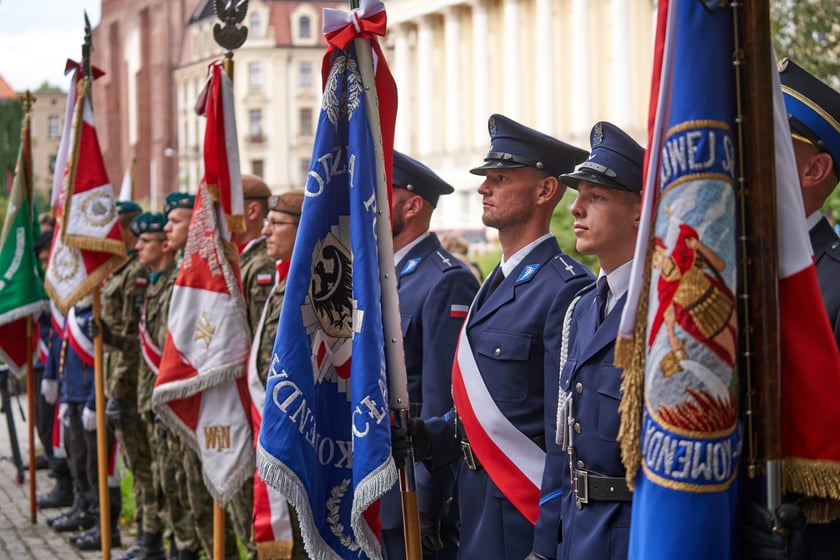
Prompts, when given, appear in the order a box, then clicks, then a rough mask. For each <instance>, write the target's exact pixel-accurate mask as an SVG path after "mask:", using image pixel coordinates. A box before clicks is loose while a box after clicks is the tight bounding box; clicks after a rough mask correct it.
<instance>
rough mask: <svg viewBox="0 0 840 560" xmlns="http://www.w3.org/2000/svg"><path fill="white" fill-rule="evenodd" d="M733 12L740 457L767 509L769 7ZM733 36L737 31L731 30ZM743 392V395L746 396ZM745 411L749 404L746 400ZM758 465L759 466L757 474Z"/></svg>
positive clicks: (772, 227)
mask: <svg viewBox="0 0 840 560" xmlns="http://www.w3.org/2000/svg"><path fill="white" fill-rule="evenodd" d="M740 11H741V16H740V17H739V15H738V14H739V10H736V11H735V14H736V26H737V28H738V31H739V32H740V38H741V41H742V44H741V45H738V43H736V47H739V49H738V52H739V54H740V55H741V56H740V58H739V59H738V61H737V62H736V64H737V66H738V67H739V68H740V72H739V74H740V76H739V79H738V86H739V87H738V90H739V91H738V114H739V115H741V116H742V117H743V118H742V119H741V125H740V127H739V128H740V131H739V133H740V134H739V136H740V137H741V141H740V142H739V144H740V150H741V153H740V154H739V155H740V158H739V159H740V161H741V162H742V163H741V166H742V169H741V171H742V173H741V177H742V179H743V182H742V184H741V189H740V192H739V199H740V202H741V216H740V220H741V223H742V226H741V228H742V250H743V253H742V260H743V277H744V286H748V288H747V293H746V302H745V320H744V327H743V328H744V331H745V332H746V336H745V337H744V338H745V342H746V349H745V350H746V351H745V353H744V354H745V356H746V358H745V359H746V362H747V364H746V371H747V376H748V380H747V383H748V388H749V389H751V391H749V393H752V392H754V394H755V404H756V405H757V410H756V414H755V415H753V414H748V415H747V417H748V418H750V419H751V420H752V417H753V416H756V417H757V418H755V422H756V423H757V426H753V430H750V431H757V433H758V438H757V440H755V439H754V438H753V437H752V434H751V435H750V442H749V443H750V446H749V449H748V458H752V459H755V458H759V457H760V458H761V460H762V462H758V461H750V464H749V465H748V474H749V475H750V476H751V477H753V478H754V477H756V476H758V475H764V477H765V478H764V481H765V488H764V490H765V493H766V496H765V497H766V505H767V508H768V510H769V511H771V512H774V513H775V511H776V508H778V507H779V505H781V492H782V490H781V487H782V473H781V460H782V455H783V452H782V437H781V434H782V430H781V414H780V410H781V381H780V361H781V359H780V354H779V346H780V345H779V294H778V287H779V286H778V278H779V271H778V262H777V258H778V239H777V235H778V233H777V232H778V229H777V208H776V168H775V165H774V160H775V157H774V156H775V145H774V130H773V96H772V95H771V92H772V83H773V82H772V71H773V65H772V60H771V53H772V49H771V40H770V6H769V3H768V1H767V0H756V1H753V2H744V3H743V4H742V6H741V9H740ZM736 40H737V35H736ZM750 396H751V395H750V394H748V398H749V397H750ZM749 408H750V409H752V406H749ZM762 471H763V472H762Z"/></svg>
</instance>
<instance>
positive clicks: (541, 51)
mask: <svg viewBox="0 0 840 560" xmlns="http://www.w3.org/2000/svg"><path fill="white" fill-rule="evenodd" d="M551 5H552V0H536V19H537V21H536V33H537V37H536V44H535V47H536V57H535V61H536V68H535V75H537V76H540V75H547V76H553V75H554V45H553V44H552V38H553V37H554V18H553V17H552V9H551ZM535 89H536V91H535V93H536V96H537V97H536V103H537V119H536V125H537V128H540V129H542V130H545V131H548V132H553V131H554V126H555V124H556V123H555V120H556V111H555V109H554V106H555V103H556V101H555V99H556V97H555V95H556V94H555V92H554V90H553V89H552V88H548V87H537V88H535Z"/></svg>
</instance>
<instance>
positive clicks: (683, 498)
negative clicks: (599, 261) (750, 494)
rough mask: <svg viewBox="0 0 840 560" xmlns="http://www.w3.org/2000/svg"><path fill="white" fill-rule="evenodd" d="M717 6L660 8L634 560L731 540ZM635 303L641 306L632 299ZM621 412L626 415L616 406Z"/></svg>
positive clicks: (642, 259)
mask: <svg viewBox="0 0 840 560" xmlns="http://www.w3.org/2000/svg"><path fill="white" fill-rule="evenodd" d="M722 4H724V3H723V2H715V1H700V0H670V2H660V4H659V18H660V19H659V25H658V26H657V27H658V33H657V41H656V47H657V48H656V50H657V58H656V60H655V62H654V79H653V94H652V95H653V98H652V103H651V121H652V128H651V131H650V149H649V151H648V165H647V177H646V182H645V195H644V210H643V217H642V220H643V222H644V224H643V227H641V228H640V234H639V243H638V244H637V249H636V251H637V254H636V258H635V259H634V271H633V282H632V285H631V289H630V296H629V299H628V309H626V310H625V314H624V316H623V317H622V326H621V328H620V332H619V334H620V335H621V336H626V337H632V335H633V332H634V329H635V323H636V321H644V322H646V329H645V335H644V336H643V337H642V336H637V338H636V340H635V344H637V345H642V344H643V350H642V352H643V354H644V362H645V364H644V394H643V396H642V397H641V398H642V399H643V411H642V415H641V425H640V426H639V427H638V432H636V433H637V434H638V437H637V438H632V437H630V439H627V440H625V439H624V438H627V437H628V435H630V436H632V434H633V433H634V430H633V429H628V427H627V426H626V425H625V421H626V420H628V419H626V418H622V435H621V437H622V440H623V441H622V451H623V452H624V457H623V458H624V461H625V464H626V465H627V466H628V472H629V473H635V491H634V494H633V522H632V524H631V529H630V553H629V557H630V558H636V559H649V558H681V559H692V558H696V559H698V560H699V559H708V558H714V559H716V560H721V559H725V558H730V557H731V556H732V555H733V554H734V550H735V543H734V534H735V530H734V525H735V513H736V507H737V478H736V475H737V471H738V460H739V457H740V453H741V434H740V425H739V423H738V384H737V376H736V375H735V356H736V349H737V338H738V337H737V313H736V308H735V295H734V294H735V286H736V279H737V261H736V243H735V240H736V229H735V228H736V225H735V208H736V206H735V204H736V200H735V190H734V182H735V172H736V162H735V158H736V150H735V142H734V140H733V137H734V129H733V122H734V100H735V86H734V83H735V81H734V80H735V76H734V68H733V66H732V57H733V50H734V48H733V44H734V37H733V14H732V9H731V8H730V7H728V6H727V7H724V6H722ZM646 264H649V265H650V267H651V268H650V269H649V270H644V268H645V266H646ZM645 278H647V279H648V280H649V282H648V283H647V284H646V283H645V280H644V279H645ZM640 285H641V286H649V288H640V287H639V286H640ZM634 290H635V293H634ZM634 296H635V297H634ZM634 300H635V301H634ZM639 300H642V301H643V302H644V303H645V304H646V305H631V302H633V303H636V304H638V301H639ZM619 360H622V361H623V360H624V359H623V357H622V356H621V355H619ZM625 373H626V377H625V383H626V379H628V376H627V372H625ZM629 375H632V374H629ZM625 388H627V385H625ZM628 392H629V391H628ZM622 412H623V414H627V415H628V416H632V415H630V414H629V413H628V407H627V406H626V405H625V403H622ZM634 454H635V461H637V462H636V463H635V466H637V467H638V469H636V468H634V463H633V460H634V459H633V455H634ZM628 459H629V460H628Z"/></svg>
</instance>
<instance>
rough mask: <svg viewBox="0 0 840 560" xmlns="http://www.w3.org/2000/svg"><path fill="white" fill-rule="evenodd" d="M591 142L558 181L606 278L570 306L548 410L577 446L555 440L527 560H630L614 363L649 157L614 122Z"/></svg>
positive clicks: (586, 248)
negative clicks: (568, 191)
mask: <svg viewBox="0 0 840 560" xmlns="http://www.w3.org/2000/svg"><path fill="white" fill-rule="evenodd" d="M590 142H591V145H592V153H591V154H590V156H589V159H587V160H586V161H585V162H584V163H582V164H581V165H580V167H579V168H578V170H577V171H575V172H574V173H568V174H565V175H561V176H560V181H561V182H563V183H564V184H565V185H566V186H568V187H569V188H572V189H574V190H576V191H578V196H577V199H575V201H574V202H573V203H572V205H571V207H570V208H569V211H570V212H571V213H572V216H574V218H575V222H574V231H575V238H576V248H577V250H578V251H579V252H580V253H581V254H584V255H594V256H596V257H598V264H599V265H600V267H601V272H600V275H599V277H598V281H597V283H592V284H590V285H589V286H588V287H587V288H586V289H585V290H583V291H582V292H581V293H580V294H579V296H578V298H577V299H576V300H575V301H574V302H572V304H571V306H570V307H569V310H568V311H567V316H566V319H565V321H564V332H563V337H562V340H563V347H562V350H561V348H554V351H555V352H556V353H558V354H560V355H562V356H565V359H564V360H562V362H561V363H560V370H559V391H555V392H554V393H553V394H551V395H547V399H548V402H549V403H550V405H547V406H549V407H550V408H551V409H553V410H554V411H555V412H556V418H557V422H558V425H559V426H560V429H562V430H564V431H569V430H570V431H572V432H573V433H568V434H565V435H564V434H560V435H559V436H558V439H559V440H561V441H569V438H574V445H573V446H572V445H571V444H569V445H568V446H567V448H566V449H563V448H561V446H560V445H557V444H556V443H555V441H549V442H548V448H547V454H546V463H545V471H544V473H545V474H544V477H543V483H542V499H541V500H540V519H539V520H538V522H537V535H536V538H535V539H534V551H533V552H532V553H531V555H530V556H529V557H528V560H537V559H547V558H552V559H553V558H563V559H574V558H624V557H626V556H627V548H628V545H629V538H630V512H631V501H630V500H631V496H632V494H631V493H630V490H629V489H628V488H627V483H626V482H625V480H624V475H625V472H624V465H623V464H622V462H621V454H620V451H619V444H618V425H619V421H620V416H619V413H618V405H619V402H620V398H621V397H620V395H621V370H620V369H618V368H616V367H615V366H614V365H613V361H614V355H615V339H616V336H617V335H618V323H619V320H620V318H621V312H622V309H623V308H624V303H625V300H626V293H627V289H628V286H629V283H630V271H631V267H632V259H633V252H634V249H635V245H636V235H637V233H638V229H639V222H640V220H641V196H640V194H641V191H642V164H643V162H644V153H645V152H644V148H642V147H641V146H640V145H639V144H637V143H636V141H635V140H633V139H632V138H630V136H628V135H627V134H626V133H625V132H624V131H622V130H621V129H619V128H618V127H617V126H615V125H613V124H610V123H608V122H599V123H596V124H595V126H594V127H593V128H592V132H591V134H590ZM555 375H556V374H555ZM560 394H562V395H564V396H563V397H562V398H561V400H562V402H563V404H562V405H560V406H559V409H558V395H560ZM569 465H574V470H573V471H572V472H570V470H569V469H570V467H569ZM573 481H574V482H573Z"/></svg>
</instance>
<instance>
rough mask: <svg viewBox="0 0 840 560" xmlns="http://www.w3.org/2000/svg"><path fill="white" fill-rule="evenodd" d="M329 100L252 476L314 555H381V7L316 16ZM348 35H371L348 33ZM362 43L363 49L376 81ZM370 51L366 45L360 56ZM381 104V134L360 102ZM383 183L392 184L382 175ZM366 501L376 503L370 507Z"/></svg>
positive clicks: (386, 117)
mask: <svg viewBox="0 0 840 560" xmlns="http://www.w3.org/2000/svg"><path fill="white" fill-rule="evenodd" d="M325 30H326V31H327V38H328V41H330V44H331V47H330V49H329V50H328V51H327V54H326V57H325V59H324V66H323V68H324V70H325V74H324V82H325V86H324V96H323V104H322V108H321V115H320V118H319V122H318V132H317V134H316V139H315V146H314V149H313V155H312V162H311V164H310V171H309V174H308V177H307V182H306V199H305V201H304V204H303V214H302V216H301V221H300V226H299V229H298V235H297V240H296V242H295V250H294V252H293V255H292V262H291V269H290V272H289V275H288V279H287V284H286V293H285V298H284V302H283V310H282V312H281V315H280V325H279V330H278V333H282V335H278V337H277V339H276V341H275V346H274V353H273V356H272V360H271V365H270V368H269V371H268V381H267V387H266V400H265V407H264V410H263V424H262V427H261V429H260V434H259V443H258V447H257V464H258V467H259V474H260V476H261V477H262V478H263V480H265V482H266V483H267V484H269V485H271V486H272V487H274V488H277V489H278V490H280V492H282V493H283V494H284V495H285V496H286V497H287V498H288V500H289V502H290V503H291V504H292V506H293V507H294V508H295V510H296V511H297V513H298V517H299V520H300V526H301V532H302V534H303V538H304V541H305V543H306V550H307V552H308V554H309V556H310V557H312V558H318V559H326V558H348V559H349V558H354V559H355V558H381V556H382V552H381V549H380V545H379V541H378V531H379V522H378V509H379V508H378V504H377V500H378V499H379V498H380V497H381V496H382V495H383V494H384V493H385V492H386V491H387V490H388V489H389V488H390V487H391V486H392V485H393V484H394V483H395V481H396V476H397V473H396V469H395V467H394V463H393V460H392V459H391V450H390V428H389V411H388V382H387V378H386V372H385V354H384V335H383V326H382V310H381V303H380V285H379V265H378V258H377V257H378V249H377V244H376V237H375V234H374V231H375V227H376V219H377V203H376V200H377V199H376V184H377V179H378V176H377V173H376V168H377V162H376V160H375V156H374V154H375V144H376V143H379V142H381V145H382V149H383V152H384V154H385V162H386V169H388V170H389V172H390V163H389V162H390V157H391V155H392V153H393V152H392V147H393V122H394V116H395V107H396V88H395V85H394V82H393V79H392V78H391V76H390V72H389V71H388V68H387V65H386V63H385V59H384V57H383V56H382V52H381V51H380V49H379V46H378V43H377V41H376V39H375V35H382V34H384V31H385V14H384V6H383V5H382V4H381V3H378V2H376V3H373V2H370V3H366V2H362V6H361V8H360V9H359V10H354V11H353V13H352V14H346V13H343V12H341V13H338V14H337V13H336V11H332V12H327V11H325ZM354 37H363V38H365V39H370V43H369V44H370V46H368V41H355V42H354V41H353V38H354ZM359 44H361V45H364V46H363V47H359V48H365V49H367V48H372V49H373V60H374V65H375V75H376V85H375V89H374V84H372V83H367V82H365V83H363V82H362V77H361V74H360V70H359V63H358V59H357V51H356V46H357V45H359ZM364 54H367V53H364ZM373 92H375V93H376V94H378V98H379V115H380V123H379V124H380V125H381V130H380V129H378V127H377V126H376V124H374V125H371V123H370V122H369V121H368V118H367V116H366V104H367V103H370V102H371V93H373ZM388 184H389V185H390V180H389V181H388ZM374 504H377V505H376V506H375V507H372V506H374Z"/></svg>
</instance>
